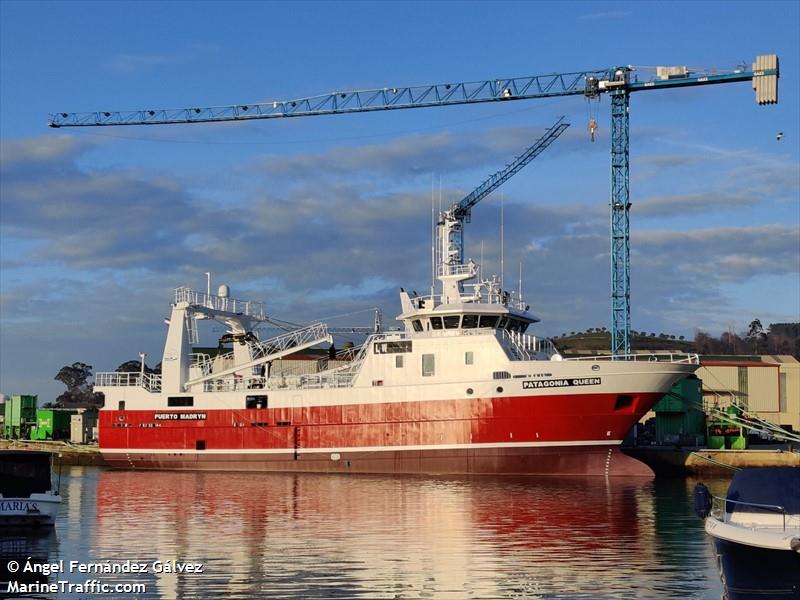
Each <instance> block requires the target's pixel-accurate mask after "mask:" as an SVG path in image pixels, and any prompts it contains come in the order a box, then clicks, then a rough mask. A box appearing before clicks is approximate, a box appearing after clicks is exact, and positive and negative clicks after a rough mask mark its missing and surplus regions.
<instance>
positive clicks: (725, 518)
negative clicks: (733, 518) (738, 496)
mask: <svg viewBox="0 0 800 600" xmlns="http://www.w3.org/2000/svg"><path fill="white" fill-rule="evenodd" d="M720 504H721V505H722V506H720ZM728 504H737V505H739V506H752V507H755V508H760V509H764V510H767V511H771V512H775V513H780V515H781V517H782V520H783V527H782V529H783V531H786V508H785V507H783V506H780V505H779V504H759V503H757V502H744V501H742V500H731V499H729V498H723V497H722V496H712V497H711V515H712V516H713V517H714V518H715V519H716V520H717V521H721V522H722V523H729V522H730V516H729V515H733V514H734V513H733V512H728ZM720 514H721V515H722V517H721V518H720V516H719V515H720ZM798 527H800V524H799V525H798Z"/></svg>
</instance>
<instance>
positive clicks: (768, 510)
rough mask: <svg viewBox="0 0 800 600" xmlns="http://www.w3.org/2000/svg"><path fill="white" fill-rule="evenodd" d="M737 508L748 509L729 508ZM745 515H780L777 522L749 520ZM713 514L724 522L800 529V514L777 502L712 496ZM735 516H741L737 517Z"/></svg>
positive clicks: (784, 529) (782, 528)
mask: <svg viewBox="0 0 800 600" xmlns="http://www.w3.org/2000/svg"><path fill="white" fill-rule="evenodd" d="M729 506H730V507H731V508H734V509H736V508H737V507H743V508H746V509H748V510H738V509H737V510H731V511H729V510H728V507H729ZM744 515H775V516H776V517H779V519H778V520H776V522H775V523H768V522H762V521H752V520H750V521H747V520H745V519H744ZM711 516H712V517H713V518H714V519H716V520H717V521H720V522H722V523H733V524H738V525H748V526H749V525H756V524H757V525H758V526H759V527H767V528H776V527H777V526H780V528H781V530H782V531H786V530H787V526H788V528H789V529H798V530H800V516H798V515H793V514H789V513H787V512H786V509H785V508H784V507H783V506H780V505H777V504H757V503H755V502H742V501H740V500H730V499H728V498H722V497H721V496H712V498H711ZM735 517H740V518H738V519H735Z"/></svg>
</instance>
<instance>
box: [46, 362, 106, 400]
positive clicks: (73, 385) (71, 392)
mask: <svg viewBox="0 0 800 600" xmlns="http://www.w3.org/2000/svg"><path fill="white" fill-rule="evenodd" d="M91 376H92V365H87V364H86V363H82V362H74V363H72V364H71V365H66V366H63V367H61V370H59V372H58V374H57V375H56V376H55V377H54V378H53V379H55V380H56V381H60V382H61V383H63V384H64V385H65V386H67V391H66V392H64V393H63V394H61V395H60V396H59V397H58V398H56V401H55V405H56V406H58V407H65V406H82V405H83V406H85V405H88V406H98V405H101V404H102V402H103V394H101V393H99V392H97V393H95V392H93V391H92V386H91V384H90V383H89V381H88V380H89V378H90V377H91Z"/></svg>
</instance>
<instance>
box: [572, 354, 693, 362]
mask: <svg viewBox="0 0 800 600" xmlns="http://www.w3.org/2000/svg"><path fill="white" fill-rule="evenodd" d="M564 360H586V361H608V360H620V361H622V360H628V361H635V362H671V363H687V364H692V365H697V364H700V357H699V356H698V355H697V354H687V353H685V352H658V353H654V352H647V353H644V354H603V355H600V356H579V357H575V358H566V359H564Z"/></svg>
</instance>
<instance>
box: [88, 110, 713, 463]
mask: <svg viewBox="0 0 800 600" xmlns="http://www.w3.org/2000/svg"><path fill="white" fill-rule="evenodd" d="M566 127H567V124H566V123H563V122H562V120H561V119H560V120H559V121H558V122H556V124H555V125H553V126H552V127H551V128H550V129H549V130H548V131H547V132H546V133H545V135H544V136H542V138H540V139H539V140H538V141H537V142H536V143H535V144H534V145H533V146H531V147H530V148H529V149H528V150H526V151H525V152H524V153H523V154H522V155H520V157H518V158H517V159H516V160H515V161H514V162H513V163H511V164H510V165H509V166H507V167H506V169H505V170H503V171H500V172H498V173H495V174H494V175H492V176H491V177H490V178H489V179H488V180H487V181H486V182H485V183H484V184H483V185H482V186H480V187H479V188H477V189H476V190H475V191H474V192H472V193H471V194H469V195H468V196H466V197H465V198H464V199H462V200H461V202H459V203H454V204H453V205H451V206H450V207H449V208H448V209H446V210H444V211H443V212H442V213H441V215H440V218H439V221H438V224H437V226H436V228H435V236H434V243H433V245H432V249H433V252H432V261H431V262H432V271H433V272H434V273H435V274H436V278H437V279H438V285H439V287H438V290H437V289H436V288H435V287H434V285H431V289H430V293H429V294H425V295H420V294H417V293H416V292H408V291H406V290H404V289H401V290H400V310H401V312H400V315H399V316H397V320H398V321H399V322H400V323H401V325H402V327H401V328H400V330H398V331H375V332H374V333H372V334H371V335H370V336H369V337H368V338H367V339H366V340H365V342H364V343H363V344H361V345H360V346H359V347H357V348H354V349H352V350H349V351H347V352H345V353H339V354H336V355H333V356H331V357H330V358H329V359H323V360H320V361H318V362H316V363H315V364H314V368H313V369H311V370H310V372H309V370H308V369H306V371H305V372H302V373H300V372H296V373H292V372H288V373H287V372H286V370H285V369H272V368H271V367H272V365H274V364H276V363H277V361H283V360H284V359H286V358H287V357H290V356H292V355H297V353H298V352H301V351H304V350H307V349H310V348H313V347H314V346H320V345H330V344H333V339H332V337H331V334H330V332H329V330H328V327H327V326H326V325H325V324H324V323H313V324H310V325H308V326H306V327H301V328H297V329H295V330H292V331H289V332H286V333H282V334H281V335H277V336H275V337H271V338H269V339H261V337H260V336H259V334H258V328H259V325H263V324H264V323H266V322H268V320H269V319H268V317H267V314H266V312H265V310H264V306H263V304H260V303H255V302H250V301H242V300H236V299H234V298H232V297H231V295H230V289H229V288H228V287H227V286H225V285H223V286H220V287H219V290H218V293H217V294H212V293H211V286H210V283H208V285H207V289H206V291H205V292H202V291H197V290H193V289H190V288H188V287H180V288H177V289H176V290H175V294H174V297H173V299H172V304H171V314H170V316H169V319H168V324H169V327H168V330H167V337H166V342H165V345H164V353H163V358H162V363H161V365H162V367H161V374H158V375H156V374H150V373H147V372H145V370H144V368H142V372H140V373H98V374H97V375H96V376H95V390H96V391H98V392H102V393H103V394H104V395H105V405H104V407H103V409H102V410H101V411H100V419H99V438H100V439H99V445H100V450H101V452H102V454H103V457H104V458H105V460H106V461H107V462H108V463H110V464H111V465H113V466H117V467H123V468H134V469H214V470H254V471H317V472H328V471H330V472H369V473H453V474H464V473H467V474H472V473H476V474H477V473H491V474H593V475H631V474H640V475H652V471H651V470H650V469H649V467H646V466H645V465H644V464H643V463H640V462H638V461H636V460H635V459H632V458H629V457H627V456H625V455H624V454H622V453H621V452H620V451H619V445H620V443H621V442H622V439H623V437H624V436H625V435H626V433H627V432H628V430H629V429H630V428H631V427H632V426H633V425H634V424H635V423H636V422H637V421H638V420H639V419H640V418H641V417H642V415H644V413H645V412H647V411H648V410H649V409H650V407H652V406H653V404H655V402H657V401H658V400H659V399H660V398H661V397H662V396H663V395H664V394H666V393H667V392H668V391H669V390H670V389H671V388H672V386H673V385H674V384H675V383H676V382H677V381H679V380H681V379H683V378H684V377H687V376H689V375H691V374H692V373H694V371H695V370H696V369H697V368H698V366H699V363H698V359H697V355H693V354H681V355H675V354H666V355H656V354H648V355H640V354H636V355H628V356H604V357H592V358H586V359H566V360H565V359H564V358H563V357H562V355H561V354H560V353H559V352H558V350H557V349H556V347H555V346H554V345H553V343H552V342H551V341H550V340H548V339H544V338H541V337H539V336H536V335H532V334H531V333H530V332H529V331H530V330H529V328H530V326H531V325H533V324H535V323H537V322H539V321H540V319H539V318H538V317H537V316H536V315H534V314H533V313H532V312H530V306H529V305H528V304H527V303H526V302H525V301H524V300H523V298H522V291H521V290H522V286H521V285H520V290H519V292H512V291H509V290H507V289H504V287H503V285H502V279H501V278H499V277H497V276H493V277H490V278H489V277H483V275H482V274H481V272H480V268H479V266H478V264H477V263H476V262H475V261H473V260H472V259H468V260H465V255H464V246H463V230H464V224H465V223H467V222H469V220H470V214H471V213H470V211H471V209H472V208H473V207H474V206H475V204H476V203H477V202H478V201H479V200H480V199H481V198H483V197H485V196H486V195H487V194H488V193H490V192H491V191H492V190H493V189H495V188H496V187H497V186H498V185H500V184H501V183H502V182H503V181H505V179H507V178H508V177H510V176H511V175H512V174H513V173H514V172H516V171H517V170H519V169H520V168H521V167H522V166H524V165H525V164H527V162H530V160H532V159H533V158H535V157H536V156H537V155H538V154H539V153H540V152H542V151H543V150H544V149H545V148H546V147H547V146H548V145H549V144H550V143H551V142H552V141H553V140H554V139H555V138H556V137H558V136H559V135H560V134H561V132H563V131H564V129H566ZM437 291H438V293H436V292H437ZM204 320H214V321H216V322H219V323H222V324H223V325H224V327H225V328H226V331H227V333H226V334H225V336H224V339H225V340H229V341H232V342H233V348H232V350H231V351H230V352H228V353H225V354H221V355H220V354H216V353H213V354H212V353H210V352H202V351H195V346H196V345H197V343H198V324H199V323H200V322H202V321H204ZM332 354H333V353H332ZM143 366H144V365H143Z"/></svg>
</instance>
